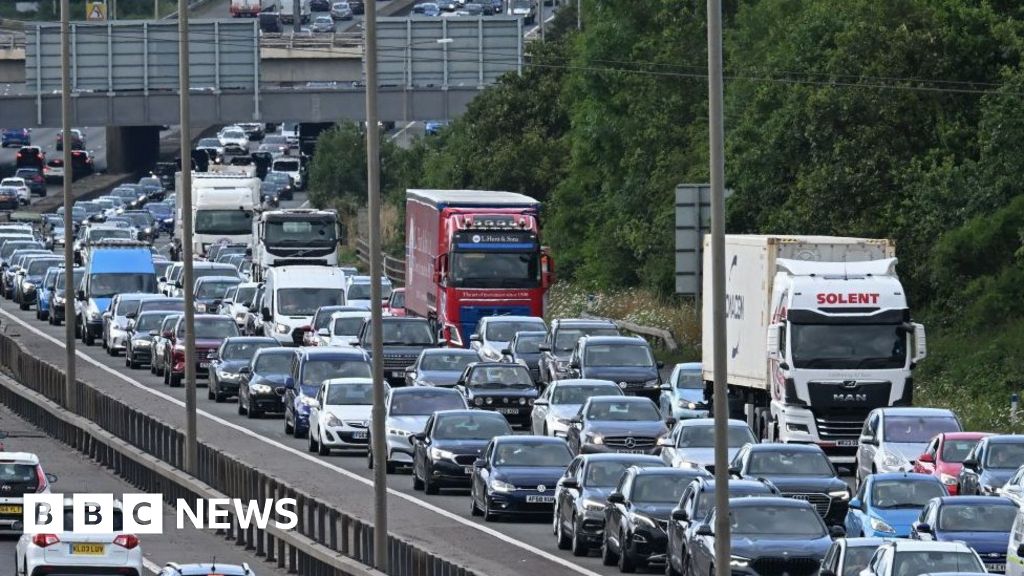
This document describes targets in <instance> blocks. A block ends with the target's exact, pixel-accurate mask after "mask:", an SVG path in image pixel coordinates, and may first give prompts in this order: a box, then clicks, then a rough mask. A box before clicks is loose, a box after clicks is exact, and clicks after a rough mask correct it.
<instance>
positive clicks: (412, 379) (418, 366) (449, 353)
mask: <svg viewBox="0 0 1024 576" xmlns="http://www.w3.org/2000/svg"><path fill="white" fill-rule="evenodd" d="M481 360H482V358H480V354H479V353H478V352H477V351H476V350H469V349H465V348H428V349H426V350H424V351H423V352H420V355H419V357H418V358H416V362H415V363H414V364H413V365H412V366H409V367H408V368H406V369H405V383H406V385H408V386H444V387H448V388H450V387H452V386H455V385H456V384H458V383H459V378H460V377H461V376H462V373H463V372H465V371H466V367H467V366H469V365H470V364H473V363H474V362H480V361H481Z"/></svg>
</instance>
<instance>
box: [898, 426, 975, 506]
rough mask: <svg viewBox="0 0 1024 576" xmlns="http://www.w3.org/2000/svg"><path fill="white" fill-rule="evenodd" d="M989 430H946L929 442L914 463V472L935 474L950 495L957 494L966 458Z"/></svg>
mask: <svg viewBox="0 0 1024 576" xmlns="http://www.w3.org/2000/svg"><path fill="white" fill-rule="evenodd" d="M988 435H989V433H987V432H945V433H943V434H938V435H936V436H935V437H934V438H932V439H931V441H930V442H929V443H928V448H927V449H926V450H925V452H924V454H921V456H919V457H918V459H917V463H916V464H914V469H913V471H914V472H919V473H921V474H928V475H930V476H935V477H937V478H938V479H939V480H941V481H942V484H943V485H944V486H945V487H946V491H947V492H949V495H950V496H956V495H957V478H958V477H959V476H960V469H961V468H963V462H964V458H966V457H967V454H968V453H969V452H970V451H971V450H972V449H973V448H974V445H975V444H977V443H978V440H981V439H982V438H984V437H985V436H988Z"/></svg>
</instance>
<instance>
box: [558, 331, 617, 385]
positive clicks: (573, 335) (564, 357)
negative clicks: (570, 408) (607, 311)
mask: <svg viewBox="0 0 1024 576" xmlns="http://www.w3.org/2000/svg"><path fill="white" fill-rule="evenodd" d="M618 335H619V328H618V327H617V326H616V325H615V323H614V322H611V321H608V320H584V319H576V318H568V319H558V320H554V321H552V322H551V326H549V327H548V333H547V336H546V337H545V338H544V343H543V344H541V346H540V361H539V363H538V365H539V369H540V380H541V382H543V383H544V384H549V383H551V382H554V381H555V380H560V379H562V378H568V377H569V375H568V374H569V357H570V356H572V352H573V350H574V349H575V348H576V342H577V341H578V340H579V339H580V338H582V337H583V336H618Z"/></svg>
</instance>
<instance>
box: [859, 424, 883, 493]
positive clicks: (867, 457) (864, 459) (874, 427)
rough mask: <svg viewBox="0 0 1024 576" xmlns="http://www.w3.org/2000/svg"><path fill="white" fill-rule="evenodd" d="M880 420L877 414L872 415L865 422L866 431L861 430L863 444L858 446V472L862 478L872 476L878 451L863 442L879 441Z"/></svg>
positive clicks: (873, 446)
mask: <svg viewBox="0 0 1024 576" xmlns="http://www.w3.org/2000/svg"><path fill="white" fill-rule="evenodd" d="M880 420H881V416H880V415H879V414H878V413H877V412H874V413H872V414H870V415H869V416H868V419H867V420H866V421H865V422H864V429H863V430H861V442H858V444H857V471H858V472H859V477H860V478H867V477H868V475H869V474H871V463H872V462H874V459H875V452H876V451H877V447H876V446H875V445H873V444H867V443H865V442H864V441H863V440H865V439H868V438H873V439H874V440H875V441H877V440H878V432H879V421H880Z"/></svg>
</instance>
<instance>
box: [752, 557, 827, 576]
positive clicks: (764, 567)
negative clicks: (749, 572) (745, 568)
mask: <svg viewBox="0 0 1024 576" xmlns="http://www.w3.org/2000/svg"><path fill="white" fill-rule="evenodd" d="M753 566H754V570H756V571H757V573H758V574H788V575H789V576H805V575H806V576H810V575H811V574H815V573H817V571H818V567H819V566H820V562H819V561H818V560H816V559H814V558H758V559H757V560H754V564H753Z"/></svg>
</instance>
